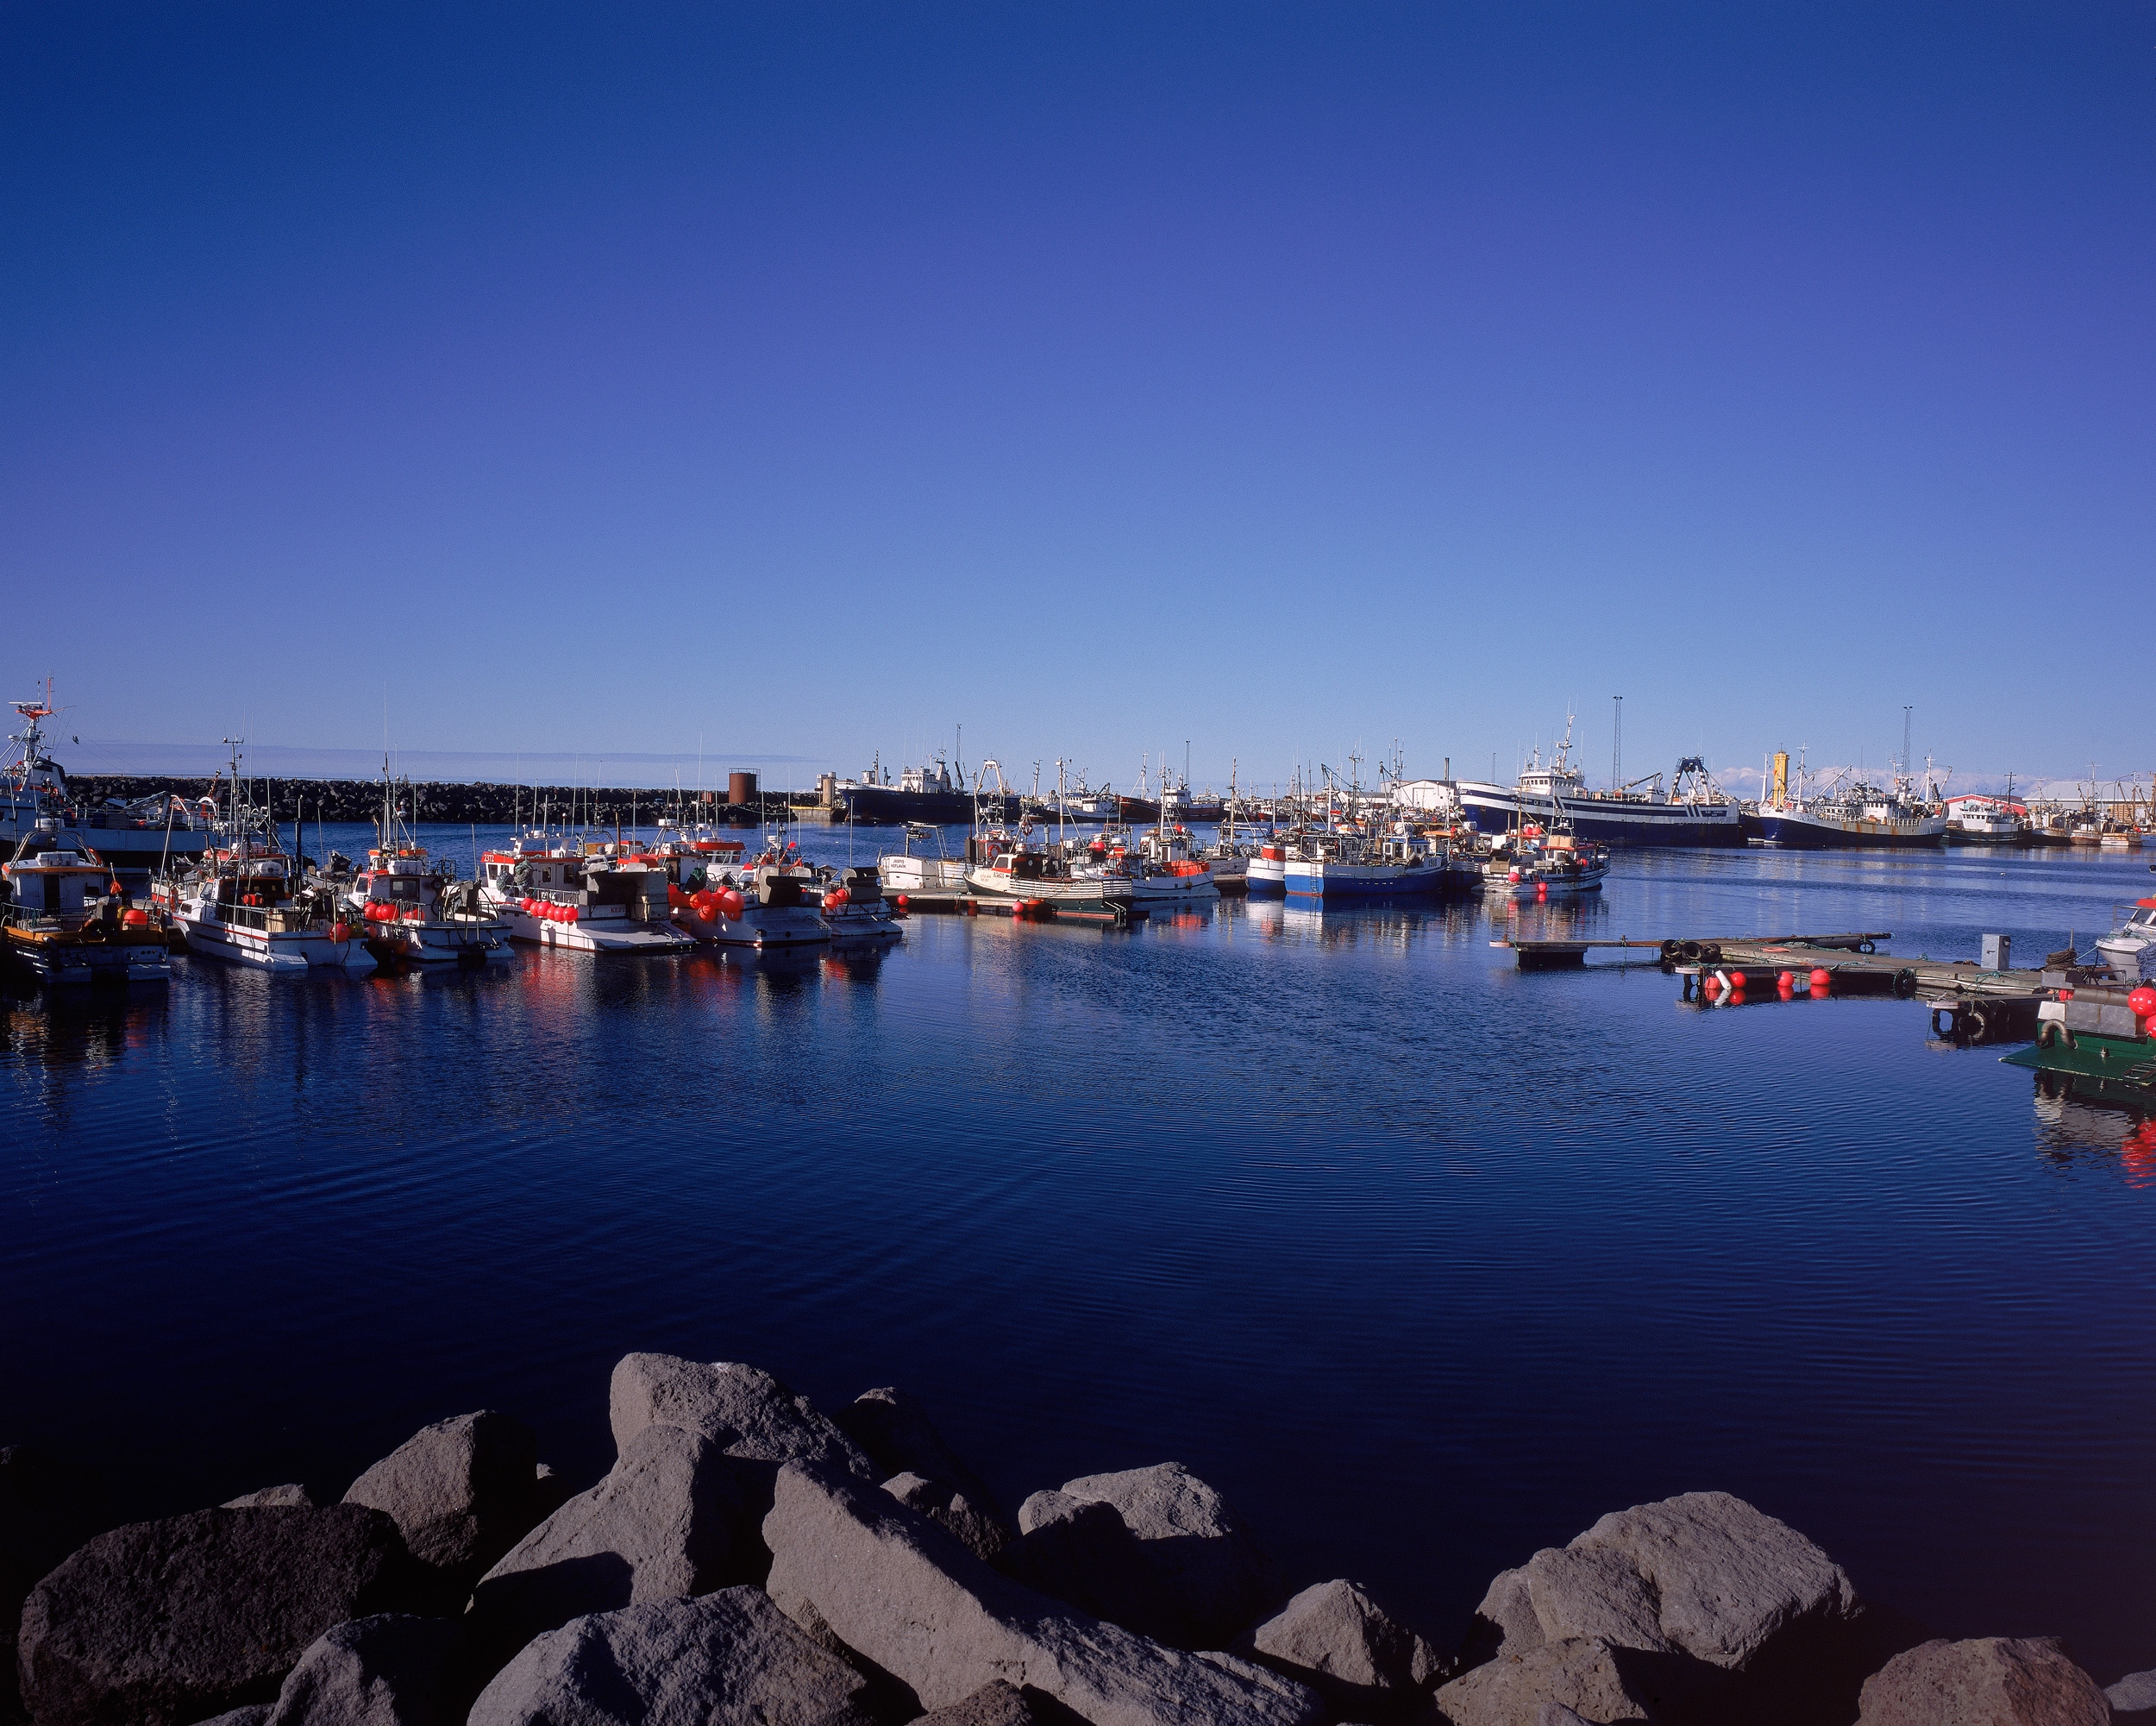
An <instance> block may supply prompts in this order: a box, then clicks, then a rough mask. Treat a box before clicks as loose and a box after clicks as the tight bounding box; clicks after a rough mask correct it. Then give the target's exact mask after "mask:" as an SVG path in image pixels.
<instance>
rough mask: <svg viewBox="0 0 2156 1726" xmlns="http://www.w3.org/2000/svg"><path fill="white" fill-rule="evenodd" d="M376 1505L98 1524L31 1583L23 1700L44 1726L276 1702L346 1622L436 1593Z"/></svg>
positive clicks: (152, 1725) (176, 1722)
mask: <svg viewBox="0 0 2156 1726" xmlns="http://www.w3.org/2000/svg"><path fill="white" fill-rule="evenodd" d="M428 1592H429V1591H428V1587H427V1584H426V1579H425V1577H424V1574H423V1572H422V1571H421V1570H420V1567H419V1566H417V1565H416V1564H415V1563H414V1562H413V1560H412V1559H411V1554H410V1553H408V1552H406V1550H405V1549H404V1536H403V1535H400V1534H398V1531H397V1524H396V1523H395V1522H392V1521H391V1520H390V1519H389V1517H387V1516H384V1515H383V1514H382V1513H381V1512H380V1511H379V1510H370V1509H366V1508H365V1507H364V1506H361V1505H357V1504H340V1505H336V1506H334V1507H332V1508H330V1509H324V1510H303V1509H291V1508H273V1507H259V1508H254V1509H244V1510H226V1509H216V1510H197V1511H195V1512H194V1513H192V1514H191V1515H190V1516H172V1517H168V1518H166V1519H165V1520H164V1521H161V1522H135V1523H130V1524H129V1525H128V1526H127V1527H125V1528H115V1529H113V1530H112V1531H111V1532H110V1533H109V1534H103V1535H98V1536H97V1538H96V1539H95V1540H93V1541H91V1542H90V1543H89V1544H88V1545H86V1546H85V1547H82V1548H81V1549H80V1550H79V1551H78V1552H77V1553H75V1554H74V1555H73V1556H72V1558H70V1559H68V1560H67V1561H66V1563H64V1564H62V1565H61V1566H60V1567H59V1568H58V1569H57V1570H55V1571H53V1572H52V1574H51V1575H49V1576H47V1578H46V1579H44V1580H43V1581H41V1583H39V1584H38V1585H37V1586H36V1587H35V1588H34V1590H32V1591H31V1593H30V1597H29V1601H28V1604H27V1605H25V1606H24V1608H23V1610H22V1679H23V1699H24V1701H25V1702H26V1703H28V1705H29V1709H30V1711H31V1713H32V1715H33V1716H34V1717H35V1718H36V1720H37V1721H38V1723H39V1726H103V1723H107V1722H110V1723H111V1726H123V1723H124V1726H190V1723H191V1722H195V1721H198V1720H203V1719H206V1718H207V1717H210V1715H213V1714H216V1713H219V1712H221V1711H222V1710H228V1709H231V1708H235V1707H238V1706H240V1705H241V1704H246V1703H254V1702H267V1701H271V1700H273V1699H274V1698H275V1697H276V1695H277V1690H278V1686H279V1685H280V1684H281V1683H283V1681H284V1679H285V1674H286V1673H289V1672H290V1671H291V1669H292V1668H293V1667H294V1666H297V1665H298V1662H299V1658H300V1656H301V1655H302V1654H304V1653H305V1652H306V1649H307V1647H308V1645H309V1644H310V1642H312V1641H314V1640H315V1639H316V1638H317V1636H319V1635H322V1633H323V1631H325V1630H327V1629H329V1627H330V1626H331V1625H333V1624H341V1623H342V1622H344V1621H345V1620H347V1619H348V1618H358V1617H363V1616H367V1614H369V1613H373V1612H395V1611H402V1610H408V1609H409V1608H410V1607H411V1606H413V1605H415V1604H423V1603H424V1599H425V1597H426V1595H427V1593H428Z"/></svg>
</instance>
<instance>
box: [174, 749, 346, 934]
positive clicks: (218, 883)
mask: <svg viewBox="0 0 2156 1726" xmlns="http://www.w3.org/2000/svg"><path fill="white" fill-rule="evenodd" d="M214 837H215V838H216V844H215V845H214V846H213V847H212V848H211V849H210V850H206V851H204V853H203V854H202V856H201V857H198V858H197V859H196V860H195V862H194V863H193V865H192V866H191V867H190V868H186V869H174V870H169V871H167V872H166V873H165V874H163V875H160V876H158V877H157V879H156V880H155V882H154V883H153V885H152V888H151V897H152V900H153V901H154V903H155V904H157V905H158V906H159V907H160V908H161V909H162V910H164V911H165V912H166V914H167V915H169V916H170V917H171V919H172V921H173V923H174V924H176V925H177V926H179V929H180V931H181V932H183V933H184V934H185V936H186V938H187V950H188V951H190V952H191V953H205V954H208V955H210V956H211V957H216V958H222V959H232V960H235V961H236V962H238V963H241V964H249V965H259V966H260V967H261V968H262V969H264V970H273V971H287V972H291V973H294V974H298V973H299V972H302V971H307V970H373V968H374V958H373V955H372V954H370V953H369V952H368V951H367V948H366V945H365V944H364V943H363V942H362V941H360V938H359V934H360V931H359V927H358V925H357V924H356V923H355V922H354V919H352V918H351V917H350V916H349V915H348V913H347V912H346V911H345V909H344V907H342V906H341V905H340V904H339V903H338V900H337V894H335V892H334V891H333V890H331V889H330V888H328V887H325V886H323V885H321V884H319V883H316V882H303V881H301V880H300V879H299V875H298V869H297V868H296V867H295V865H294V863H293V859H292V857H291V856H290V855H288V854H287V853H286V851H285V848H284V844H283V841H282V840H281V839H280V838H279V836H278V832H277V828H276V825H275V824H273V822H272V821H271V820H270V819H269V817H268V813H267V811H266V810H263V809H260V808H258V807H256V806H255V804H254V800H253V798H252V795H251V794H250V793H249V791H248V781H245V780H243V779H241V776H240V754H239V748H238V745H236V744H235V745H234V746H233V752H232V783H231V788H230V790H229V794H228V796H227V800H226V805H225V811H224V813H223V815H222V818H221V819H220V820H219V821H218V823H217V825H216V830H215V833H214Z"/></svg>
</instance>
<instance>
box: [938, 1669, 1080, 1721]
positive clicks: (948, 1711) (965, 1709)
mask: <svg viewBox="0 0 2156 1726" xmlns="http://www.w3.org/2000/svg"><path fill="white" fill-rule="evenodd" d="M1073 1718H1075V1716H1073V1715H1072V1714H1071V1712H1070V1710H1069V1709H1067V1708H1064V1707H1062V1705H1061V1704H1058V1703H1056V1702H1054V1701H1052V1700H1051V1699H1050V1698H1048V1697H1045V1696H1044V1695H1042V1694H1041V1692H1040V1691H1037V1690H1020V1689H1019V1688H1018V1686H1017V1685H1013V1684H1006V1683H1005V1682H1004V1681H1003V1680H1002V1679H996V1680H995V1681H994V1682H993V1683H992V1684H985V1685H981V1688H980V1689H979V1690H976V1691H974V1693H973V1694H972V1695H971V1696H969V1697H968V1698H966V1699H965V1700H964V1701H963V1702H954V1703H952V1704H951V1705H950V1707H948V1708H939V1709H937V1710H936V1711H935V1712H934V1713H932V1714H924V1715H922V1716H921V1717H919V1718H918V1720H916V1721H915V1722H914V1723H913V1726H1063V1723H1065V1722H1067V1721H1069V1720H1071V1719H1073Z"/></svg>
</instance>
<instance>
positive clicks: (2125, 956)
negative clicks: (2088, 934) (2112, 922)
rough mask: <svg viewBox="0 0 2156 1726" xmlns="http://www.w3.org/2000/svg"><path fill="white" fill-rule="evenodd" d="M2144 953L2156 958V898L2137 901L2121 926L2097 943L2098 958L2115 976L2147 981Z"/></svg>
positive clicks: (2155, 967) (2154, 967) (2153, 958)
mask: <svg viewBox="0 0 2156 1726" xmlns="http://www.w3.org/2000/svg"><path fill="white" fill-rule="evenodd" d="M2144 953H2147V954H2149V955H2150V957H2151V958H2152V960H2156V899H2137V900H2135V901H2134V904H2133V907H2132V909H2130V910H2129V911H2128V913H2127V914H2126V916H2125V918H2124V919H2122V921H2121V922H2120V924H2119V926H2117V927H2116V928H2115V929H2114V930H2112V931H2111V932H2110V933H2109V934H2108V935H2105V936H2103V937H2101V938H2099V939H2098V940H2097V942H2096V957H2099V958H2100V959H2102V960H2103V963H2105V964H2107V965H2109V966H2110V968H2111V970H2112V971H2113V972H2114V973H2115V975H2117V976H2122V977H2126V978H2129V979H2131V980H2133V981H2134V982H2140V981H2142V980H2143V976H2142V969H2141V967H2142V956H2143V954H2144ZM2152 968H2153V969H2156V966H2153V967H2152Z"/></svg>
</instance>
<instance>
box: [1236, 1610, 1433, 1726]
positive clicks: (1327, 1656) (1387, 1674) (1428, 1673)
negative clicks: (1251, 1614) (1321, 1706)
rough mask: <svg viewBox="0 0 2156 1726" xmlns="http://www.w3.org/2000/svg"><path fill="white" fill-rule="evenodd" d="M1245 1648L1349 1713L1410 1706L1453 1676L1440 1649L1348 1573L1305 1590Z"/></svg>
mask: <svg viewBox="0 0 2156 1726" xmlns="http://www.w3.org/2000/svg"><path fill="white" fill-rule="evenodd" d="M1241 1652H1244V1653H1247V1654H1250V1657H1251V1658H1252V1659H1254V1660H1258V1661H1260V1662H1262V1663H1263V1664H1264V1665H1266V1666H1270V1667H1272V1668H1273V1670H1274V1671H1275V1672H1282V1673H1287V1675H1288V1677H1290V1678H1292V1679H1298V1680H1300V1682H1302V1683H1304V1684H1307V1685H1309V1686H1310V1687H1311V1688H1312V1689H1313V1690H1314V1691H1317V1692H1318V1694H1319V1695H1320V1696H1322V1697H1323V1698H1325V1699H1326V1702H1327V1703H1328V1704H1330V1705H1331V1707H1332V1710H1333V1712H1334V1713H1335V1714H1336V1715H1338V1716H1340V1717H1343V1718H1345V1719H1357V1720H1359V1719H1374V1718H1376V1717H1380V1716H1383V1715H1390V1714H1397V1713H1401V1712H1404V1711H1410V1710H1413V1709H1414V1708H1415V1707H1417V1706H1418V1705H1419V1704H1421V1703H1422V1702H1423V1701H1424V1699H1425V1698H1426V1697H1427V1696H1428V1694H1429V1692H1430V1691H1432V1689H1434V1688H1435V1687H1436V1686H1437V1685H1438V1682H1439V1680H1441V1679H1444V1678H1445V1677H1446V1676H1447V1675H1448V1674H1447V1673H1446V1670H1445V1664H1446V1663H1445V1660H1444V1658H1443V1657H1442V1656H1441V1655H1440V1654H1438V1651H1437V1650H1436V1649H1435V1648H1432V1647H1431V1646H1430V1644H1429V1643H1427V1642H1426V1641H1423V1639H1422V1638H1421V1637H1420V1636H1418V1635H1415V1633H1414V1632H1413V1630H1410V1629H1407V1628H1406V1627H1405V1626H1404V1625H1401V1624H1399V1623H1396V1622H1394V1620H1393V1619H1391V1618H1390V1617H1388V1616H1386V1614H1385V1612H1384V1610H1383V1609H1382V1608H1381V1607H1380V1606H1379V1605H1378V1604H1377V1603H1376V1601H1375V1600H1372V1599H1371V1598H1370V1597H1369V1595H1367V1594H1365V1593H1364V1592H1363V1591H1362V1590H1361V1589H1359V1588H1357V1586H1356V1585H1354V1584H1353V1583H1351V1582H1348V1581H1345V1580H1339V1581H1333V1582H1320V1583H1319V1584H1317V1585H1314V1586H1313V1587H1310V1588H1306V1589H1304V1590H1303V1591H1302V1592H1301V1593H1300V1594H1298V1595H1296V1596H1295V1597H1294V1599H1292V1600H1290V1601H1289V1602H1288V1604H1287V1605H1286V1606H1285V1607H1284V1608H1282V1610H1281V1611H1280V1613H1279V1614H1278V1615H1277V1616H1275V1617H1272V1618H1269V1619H1267V1620H1266V1621H1265V1622H1263V1624H1260V1625H1259V1626H1258V1627H1257V1629H1256V1630H1254V1631H1252V1632H1251V1633H1250V1637H1249V1639H1248V1643H1247V1645H1246V1646H1245V1647H1244V1648H1243V1649H1242V1650H1241Z"/></svg>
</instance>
